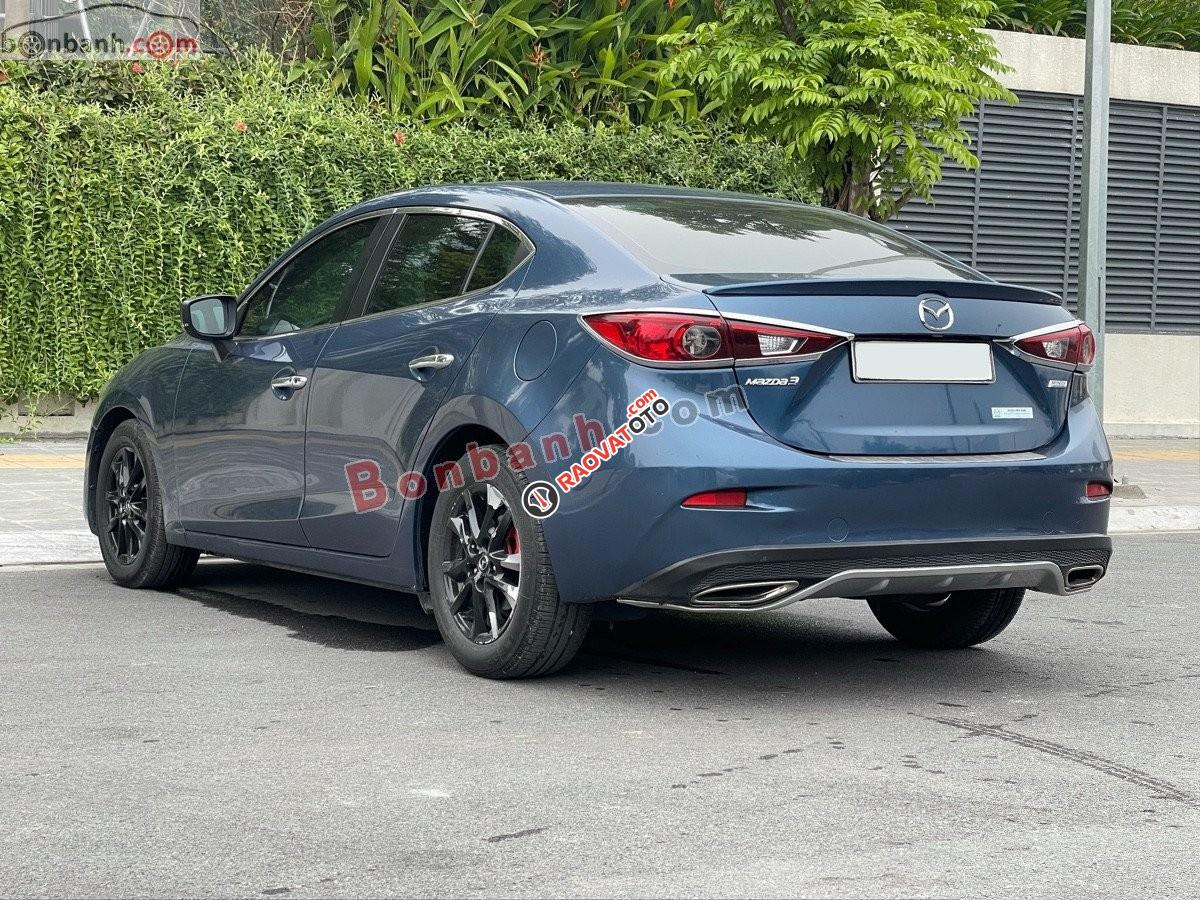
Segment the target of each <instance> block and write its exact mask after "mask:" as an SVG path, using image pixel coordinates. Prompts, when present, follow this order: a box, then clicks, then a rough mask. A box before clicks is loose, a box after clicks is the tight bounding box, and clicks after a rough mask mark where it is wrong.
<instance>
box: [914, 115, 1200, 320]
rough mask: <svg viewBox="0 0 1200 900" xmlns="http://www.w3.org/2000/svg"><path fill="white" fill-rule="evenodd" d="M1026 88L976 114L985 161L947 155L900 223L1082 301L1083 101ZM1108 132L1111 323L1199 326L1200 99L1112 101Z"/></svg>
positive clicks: (996, 274)
mask: <svg viewBox="0 0 1200 900" xmlns="http://www.w3.org/2000/svg"><path fill="white" fill-rule="evenodd" d="M1020 98H1021V102H1020V104H1019V105H1017V106H1008V105H1007V104H1000V103H987V104H985V105H984V106H983V107H982V108H981V109H980V111H979V114H978V115H977V116H976V117H974V118H972V119H971V120H969V122H968V123H967V128H968V130H969V131H970V133H971V136H972V138H973V139H974V142H975V151H976V153H977V154H978V155H979V158H980V160H981V163H982V165H981V166H980V168H979V169H978V170H976V171H974V172H966V171H964V170H963V169H961V168H959V167H958V166H956V165H951V164H947V166H946V170H945V179H944V180H943V181H942V183H941V184H939V185H938V187H937V188H936V189H935V191H934V199H935V201H936V202H935V204H933V205H930V204H925V203H920V202H915V203H910V204H909V205H908V206H907V207H905V208H904V210H902V211H901V213H900V215H899V216H897V217H896V218H895V219H894V220H893V221H892V223H891V224H893V225H894V226H896V227H897V228H899V229H900V230H902V231H905V232H908V233H909V234H911V235H912V236H913V237H916V238H918V239H920V240H923V241H925V242H927V243H929V244H932V245H933V246H935V247H937V248H939V249H941V250H944V251H946V252H947V253H950V254H951V255H953V256H956V257H958V258H959V259H962V260H963V261H965V262H969V263H971V264H972V265H973V266H975V267H976V268H978V269H980V270H981V271H983V272H985V273H986V274H988V275H990V276H991V277H993V278H996V279H998V280H1000V281H1012V282H1016V283H1020V284H1028V285H1031V286H1033V287H1040V288H1045V289H1047V290H1051V291H1054V293H1056V294H1060V295H1062V296H1063V297H1065V298H1066V300H1067V302H1068V304H1069V305H1070V306H1071V308H1072V309H1073V308H1074V306H1075V300H1076V294H1077V288H1078V277H1079V265H1078V254H1079V198H1080V168H1081V166H1082V162H1083V144H1082V124H1083V111H1082V100H1081V98H1079V97H1072V96H1063V95H1058V94H1037V93H1020ZM1110 132H1111V133H1110V142H1109V188H1108V274H1107V278H1108V298H1107V317H1106V322H1107V326H1108V328H1109V330H1111V331H1117V332H1161V333H1177V334H1179V333H1185V334H1197V333H1200V109H1196V108H1192V107H1184V106H1169V105H1163V104H1152V103H1134V102H1131V101H1122V100H1114V101H1113V103H1112V111H1111V129H1110Z"/></svg>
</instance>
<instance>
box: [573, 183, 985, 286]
mask: <svg viewBox="0 0 1200 900" xmlns="http://www.w3.org/2000/svg"><path fill="white" fill-rule="evenodd" d="M563 202H565V203H567V204H568V205H570V206H571V208H572V209H574V210H575V211H576V212H578V213H579V214H580V215H582V216H583V217H584V218H585V219H587V220H588V221H589V222H591V223H592V224H593V225H595V226H597V227H598V228H599V229H600V230H601V231H603V232H604V233H605V234H606V235H608V236H609V237H610V238H612V239H613V240H614V241H616V242H617V243H618V244H620V245H622V246H623V247H625V248H626V249H627V250H629V251H630V252H631V253H633V254H634V256H636V257H637V258H638V259H640V260H641V261H642V262H643V263H645V264H646V265H647V266H648V267H649V268H650V269H651V270H653V271H655V272H657V273H658V274H660V275H674V276H676V277H679V278H683V279H685V280H693V281H701V282H703V281H705V280H706V278H705V276H706V275H713V276H717V275H720V276H728V275H733V274H737V275H745V276H746V279H745V280H747V281H752V280H755V278H758V279H760V280H765V279H766V278H767V277H779V276H784V277H787V276H792V277H801V278H820V277H827V278H847V277H850V278H857V277H865V278H932V279H954V280H963V281H975V280H982V276H981V275H979V274H978V273H977V272H975V271H973V270H972V269H970V268H968V267H967V266H963V265H959V264H958V263H955V262H952V261H950V260H948V259H943V258H942V257H939V256H937V255H935V254H933V253H931V252H930V251H929V250H926V249H924V248H923V247H921V245H920V244H917V243H915V242H913V241H910V240H907V239H906V238H903V237H900V236H899V235H897V234H895V233H894V232H892V231H889V230H888V229H886V228H881V227H879V226H878V225H875V224H874V223H873V222H870V221H868V220H866V219H862V220H857V219H850V218H848V217H845V216H835V215H832V214H830V213H829V212H828V211H826V210H822V209H819V208H816V207H810V206H802V205H800V204H796V203H772V202H770V201H755V200H739V199H724V198H710V197H581V198H576V199H570V200H564V201H563ZM708 280H720V281H728V280H730V279H729V278H720V279H708Z"/></svg>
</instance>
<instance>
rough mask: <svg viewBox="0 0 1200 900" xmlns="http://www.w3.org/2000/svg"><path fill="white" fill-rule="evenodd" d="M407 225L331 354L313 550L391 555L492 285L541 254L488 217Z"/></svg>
mask: <svg viewBox="0 0 1200 900" xmlns="http://www.w3.org/2000/svg"><path fill="white" fill-rule="evenodd" d="M397 216H398V218H399V219H400V221H399V225H398V228H397V229H396V231H395V235H394V237H393V238H392V239H391V242H390V244H386V245H381V247H380V250H379V252H378V254H377V256H378V260H377V263H376V267H377V270H378V274H377V277H375V278H373V279H370V280H369V281H365V282H364V284H363V289H362V290H361V291H360V293H361V294H362V301H361V302H362V306H361V308H360V315H359V316H358V317H357V318H353V319H349V318H348V321H346V322H344V323H343V324H342V325H341V326H340V327H339V328H338V330H337V333H336V334H334V335H333V337H332V338H331V339H330V341H329V343H328V344H327V345H326V346H325V348H324V350H323V351H322V352H321V357H320V360H319V362H318V364H317V367H316V369H315V371H314V373H313V385H312V388H313V390H312V391H311V397H310V400H309V403H310V405H309V410H308V428H307V438H306V445H305V467H306V472H307V489H306V492H305V498H304V510H303V514H302V516H301V522H302V523H303V527H304V531H305V534H306V535H307V536H308V539H309V542H310V543H311V544H312V546H313V547H320V548H323V549H327V550H339V551H343V552H347V553H355V554H361V555H365V556H376V557H382V556H388V555H389V554H390V553H391V552H392V549H393V547H394V545H395V542H396V536H397V533H398V527H397V526H398V523H399V517H400V513H401V510H402V508H403V503H404V497H403V496H402V494H403V493H404V492H405V491H404V490H402V486H401V485H400V484H399V481H400V476H401V475H402V474H403V473H404V472H406V471H407V469H408V468H409V467H410V466H411V465H412V459H413V456H414V455H415V452H416V448H417V446H418V442H419V440H420V437H421V435H422V433H423V432H424V430H425V427H426V426H427V425H428V423H429V420H430V419H431V418H432V416H433V413H434V411H435V410H436V408H437V406H438V404H439V403H440V402H441V401H442V399H443V398H444V397H445V396H446V394H447V392H448V391H449V389H450V387H451V386H452V385H453V383H454V380H455V378H456V377H457V375H458V373H459V371H460V369H461V368H462V366H463V364H464V363H465V362H466V359H467V357H468V356H470V354H471V351H472V350H473V349H474V347H475V344H476V343H478V341H479V338H480V337H481V336H482V334H483V331H484V329H485V328H486V327H487V323H488V321H489V320H490V318H491V315H492V311H491V310H492V308H493V307H492V305H491V304H489V303H488V302H487V301H488V300H489V299H494V297H495V294H494V293H493V291H492V288H493V287H494V286H495V285H496V284H497V283H499V282H501V281H503V280H504V279H505V277H506V276H507V275H508V274H509V273H510V272H512V271H513V269H514V268H515V267H516V266H518V265H519V264H520V263H521V262H522V261H523V260H524V259H525V258H527V257H528V255H529V254H530V253H531V252H532V244H530V243H529V241H528V240H527V239H526V238H525V237H524V236H523V235H521V234H520V232H519V231H517V230H516V228H515V227H513V226H510V225H509V224H508V223H505V222H503V221H502V220H500V219H498V218H496V217H493V216H489V215H487V214H484V213H477V212H473V211H467V210H445V209H439V210H432V209H416V208H412V209H407V210H404V211H402V212H400V213H398V214H397ZM403 487H404V489H405V490H407V489H409V488H412V487H413V486H412V485H405V486H403ZM409 492H410V493H411V491H409Z"/></svg>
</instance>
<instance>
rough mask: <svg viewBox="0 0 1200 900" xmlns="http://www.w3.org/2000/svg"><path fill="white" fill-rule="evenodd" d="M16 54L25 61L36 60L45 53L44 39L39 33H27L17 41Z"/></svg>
mask: <svg viewBox="0 0 1200 900" xmlns="http://www.w3.org/2000/svg"><path fill="white" fill-rule="evenodd" d="M17 52H18V53H20V54H21V55H22V56H23V57H25V58H26V59H37V58H38V57H39V56H41V55H42V54H43V53H45V52H46V39H45V38H44V37H42V35H41V32H38V31H27V32H25V33H24V34H23V35H21V37H20V38H18V39H17Z"/></svg>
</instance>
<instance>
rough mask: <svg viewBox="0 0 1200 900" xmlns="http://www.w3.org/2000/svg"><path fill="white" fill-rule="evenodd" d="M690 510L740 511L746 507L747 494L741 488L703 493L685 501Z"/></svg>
mask: <svg viewBox="0 0 1200 900" xmlns="http://www.w3.org/2000/svg"><path fill="white" fill-rule="evenodd" d="M683 505H684V506H686V507H688V508H689V509H740V508H742V507H744V506H745V505H746V492H745V491H744V490H743V489H741V488H729V489H726V490H723V491H703V492H701V493H699V494H692V496H690V497H688V498H687V499H686V500H684V501H683Z"/></svg>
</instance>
